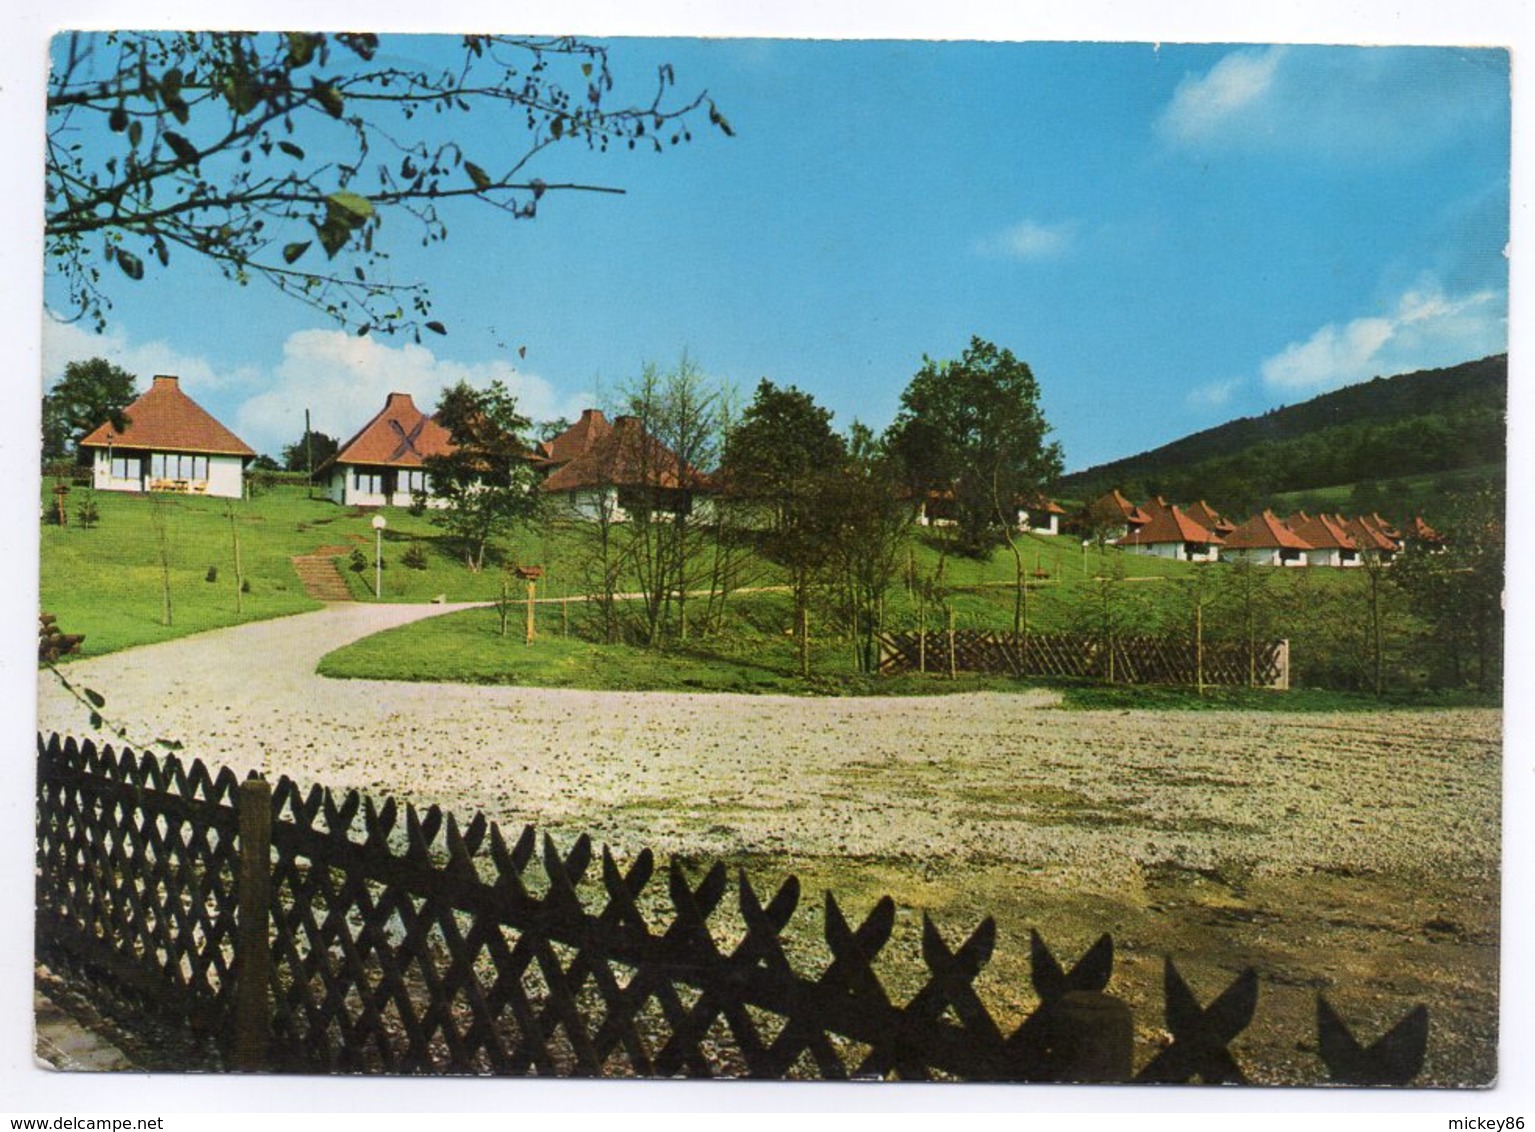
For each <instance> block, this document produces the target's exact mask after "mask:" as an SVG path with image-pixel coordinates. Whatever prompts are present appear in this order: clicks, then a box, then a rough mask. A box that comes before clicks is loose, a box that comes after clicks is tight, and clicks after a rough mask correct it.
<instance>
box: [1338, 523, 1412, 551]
mask: <svg viewBox="0 0 1535 1132" xmlns="http://www.w3.org/2000/svg"><path fill="white" fill-rule="evenodd" d="M1337 518H1338V520H1339V522H1341V523H1342V524H1343V527H1344V529H1345V530H1347V531H1348V533H1349V536H1350V537H1351V538H1353V540H1354V543H1355V544H1356V545H1357V546H1358V547H1359V549H1360V550H1376V551H1384V552H1385V553H1387V554H1393V553H1395V552H1396V551H1398V550H1400V549H1401V547H1399V546H1398V545H1397V543H1396V540H1395V539H1393V538H1392V537H1391V536H1390V535H1388V534H1386V533H1385V532H1384V531H1382V530H1381V529H1380V528H1379V527H1377V526H1376V525H1375V524H1374V523H1372V522H1371V521H1370V520H1369V519H1366V518H1365V516H1363V515H1359V516H1356V517H1355V518H1352V519H1345V518H1343V516H1341V515H1339V516H1338V517H1337Z"/></svg>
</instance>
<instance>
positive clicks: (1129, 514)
mask: <svg viewBox="0 0 1535 1132" xmlns="http://www.w3.org/2000/svg"><path fill="white" fill-rule="evenodd" d="M1086 510H1087V513H1088V514H1089V515H1094V516H1100V515H1101V516H1105V517H1109V518H1113V519H1116V520H1123V521H1124V522H1126V523H1128V524H1129V525H1130V526H1132V527H1138V526H1141V525H1142V524H1145V523H1149V522H1151V516H1150V515H1148V514H1146V512H1144V511H1142V510H1141V509H1140V508H1139V507H1137V506H1136V505H1135V504H1133V503H1131V502H1130V501H1129V500H1128V499H1126V498H1125V497H1124V496H1123V495H1122V494H1121V493H1120V490H1119V488H1117V487H1116V488H1115V489H1114V490H1113V491H1111V492H1109V493H1108V494H1107V495H1100V496H1099V497H1098V498H1097V499H1095V500H1093V501H1092V502H1091V503H1089V504H1088V505H1087V508H1086Z"/></svg>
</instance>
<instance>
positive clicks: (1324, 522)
mask: <svg viewBox="0 0 1535 1132" xmlns="http://www.w3.org/2000/svg"><path fill="white" fill-rule="evenodd" d="M1285 526H1287V527H1289V528H1290V529H1291V530H1292V531H1294V532H1295V533H1296V534H1298V535H1300V537H1301V538H1303V539H1305V540H1306V541H1307V542H1309V543H1310V544H1311V545H1312V546H1313V547H1314V548H1316V549H1318V550H1356V549H1358V545H1359V544H1358V543H1356V542H1355V541H1354V538H1353V536H1352V535H1350V534H1349V533H1348V530H1347V528H1346V527H1345V526H1344V524H1343V523H1342V522H1340V521H1339V520H1338V519H1335V518H1332V517H1331V516H1328V515H1314V516H1313V515H1307V514H1306V513H1305V512H1304V511H1299V512H1297V513H1296V514H1294V515H1291V516H1290V517H1289V518H1288V519H1286V520H1285Z"/></svg>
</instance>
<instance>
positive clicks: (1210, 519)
mask: <svg viewBox="0 0 1535 1132" xmlns="http://www.w3.org/2000/svg"><path fill="white" fill-rule="evenodd" d="M1189 518H1190V519H1193V520H1194V522H1196V523H1198V524H1199V525H1200V526H1201V527H1207V528H1209V529H1210V530H1212V531H1214V532H1215V533H1216V534H1218V535H1224V534H1228V533H1230V532H1231V531H1234V530H1236V524H1235V523H1233V522H1232V521H1231V520H1230V519H1228V518H1226V517H1225V516H1223V515H1222V514H1221V513H1220V512H1219V511H1217V510H1216V509H1215V508H1214V507H1211V506H1210V505H1209V504H1208V503H1206V502H1205V501H1204V500H1203V499H1201V500H1200V501H1199V502H1198V503H1196V504H1194V506H1192V507H1190V508H1189Z"/></svg>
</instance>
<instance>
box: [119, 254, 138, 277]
mask: <svg viewBox="0 0 1535 1132" xmlns="http://www.w3.org/2000/svg"><path fill="white" fill-rule="evenodd" d="M117 266H118V267H120V268H122V269H123V274H124V275H126V276H127V277H128V278H129V279H133V280H139V279H142V278H144V261H143V260H141V259H140V258H139V257H138V256H136V255H134V254H133V253H132V252H130V251H124V250H123V249H122V248H118V249H117Z"/></svg>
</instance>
